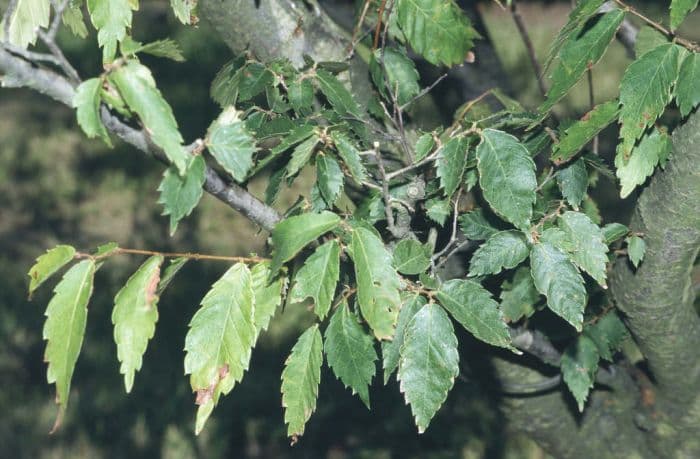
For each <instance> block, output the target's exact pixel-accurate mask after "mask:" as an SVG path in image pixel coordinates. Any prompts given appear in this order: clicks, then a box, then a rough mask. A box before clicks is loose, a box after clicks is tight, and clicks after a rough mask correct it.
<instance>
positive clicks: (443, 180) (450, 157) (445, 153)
mask: <svg viewBox="0 0 700 459" xmlns="http://www.w3.org/2000/svg"><path fill="white" fill-rule="evenodd" d="M467 145H468V144H467V141H466V140H465V139H464V138H463V137H454V138H452V139H450V140H449V142H447V143H446V144H445V145H443V146H442V148H440V151H439V152H438V160H437V165H436V173H437V176H438V177H439V178H440V187H441V188H442V189H443V190H444V191H445V195H446V196H447V197H448V198H449V197H450V196H452V194H453V193H454V192H455V191H456V190H457V188H458V187H459V185H460V184H461V183H462V175H463V174H464V168H465V166H466V165H467Z"/></svg>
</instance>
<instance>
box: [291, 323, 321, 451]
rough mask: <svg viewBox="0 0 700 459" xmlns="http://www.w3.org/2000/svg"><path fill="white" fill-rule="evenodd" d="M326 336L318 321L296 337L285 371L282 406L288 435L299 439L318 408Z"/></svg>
mask: <svg viewBox="0 0 700 459" xmlns="http://www.w3.org/2000/svg"><path fill="white" fill-rule="evenodd" d="M322 364H323V340H322V339H321V333H320V332H319V331H318V325H312V326H311V327H309V328H308V329H307V330H306V331H305V332H304V333H303V334H302V335H301V336H300V337H299V339H298V340H297V342H296V344H295V345H294V347H293V348H292V353H291V354H289V357H287V361H286V362H285V367H284V371H283V372H282V406H283V407H284V408H285V410H284V422H285V423H286V424H289V427H288V428H287V435H288V436H290V437H293V438H294V439H296V438H297V437H298V436H300V435H303V434H304V426H305V424H306V421H308V420H309V418H310V417H311V413H313V412H314V411H315V410H316V399H317V398H318V385H319V383H320V382H321V365H322Z"/></svg>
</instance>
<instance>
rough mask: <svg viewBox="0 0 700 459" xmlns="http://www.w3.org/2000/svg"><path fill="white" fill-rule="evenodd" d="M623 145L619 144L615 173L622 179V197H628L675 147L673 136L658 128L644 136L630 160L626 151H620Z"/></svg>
mask: <svg viewBox="0 0 700 459" xmlns="http://www.w3.org/2000/svg"><path fill="white" fill-rule="evenodd" d="M621 147H622V144H620V145H619V146H618V153H617V156H615V167H616V168H617V170H616V171H615V174H616V175H617V177H618V178H619V179H620V185H621V188H620V197H622V198H626V197H627V196H629V195H630V194H631V193H632V191H634V189H635V188H636V187H637V186H638V185H641V184H643V183H644V182H645V181H646V179H647V177H649V176H651V174H653V173H654V169H655V168H656V165H657V164H659V161H660V160H661V158H662V157H666V156H668V155H669V152H670V151H671V150H672V149H673V145H672V143H671V137H670V136H669V135H668V134H666V133H665V132H661V131H659V130H658V129H654V130H652V131H651V133H649V134H646V135H645V136H644V137H642V140H641V141H640V142H639V145H637V147H635V148H634V150H632V156H630V157H629V159H628V160H625V155H624V153H623V152H621V151H620V148H621Z"/></svg>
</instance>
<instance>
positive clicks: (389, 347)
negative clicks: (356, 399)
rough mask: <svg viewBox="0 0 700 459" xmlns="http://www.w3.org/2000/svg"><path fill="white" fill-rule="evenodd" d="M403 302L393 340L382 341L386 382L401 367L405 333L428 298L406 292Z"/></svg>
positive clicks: (385, 382)
mask: <svg viewBox="0 0 700 459" xmlns="http://www.w3.org/2000/svg"><path fill="white" fill-rule="evenodd" d="M402 300H403V304H402V305H401V310H400V311H399V319H398V321H397V322H396V334H395V335H394V339H393V340H391V341H382V362H383V364H382V367H383V368H384V384H385V385H386V384H387V383H388V382H389V378H390V377H391V374H392V373H393V372H394V370H396V369H397V368H398V367H399V359H400V357H401V354H400V352H401V347H402V346H403V338H404V333H405V332H406V327H407V326H408V324H409V322H410V321H411V319H413V316H414V315H416V312H418V310H419V309H420V308H422V307H423V306H425V303H426V300H425V298H424V297H422V296H420V295H419V294H417V293H413V294H405V295H404V296H403V297H402Z"/></svg>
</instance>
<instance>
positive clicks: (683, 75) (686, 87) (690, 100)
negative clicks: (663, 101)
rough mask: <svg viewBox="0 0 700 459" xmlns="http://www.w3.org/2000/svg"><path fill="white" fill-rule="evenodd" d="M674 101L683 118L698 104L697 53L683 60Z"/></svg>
mask: <svg viewBox="0 0 700 459" xmlns="http://www.w3.org/2000/svg"><path fill="white" fill-rule="evenodd" d="M696 1H697V0H696ZM676 100H677V101H678V107H679V108H680V110H681V116H683V117H686V116H688V115H689V114H690V112H691V111H693V109H694V108H695V107H697V106H698V104H700V54H698V53H690V54H688V56H687V57H686V58H685V59H683V64H682V65H681V70H680V74H679V76H678V86H677V88H676Z"/></svg>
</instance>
